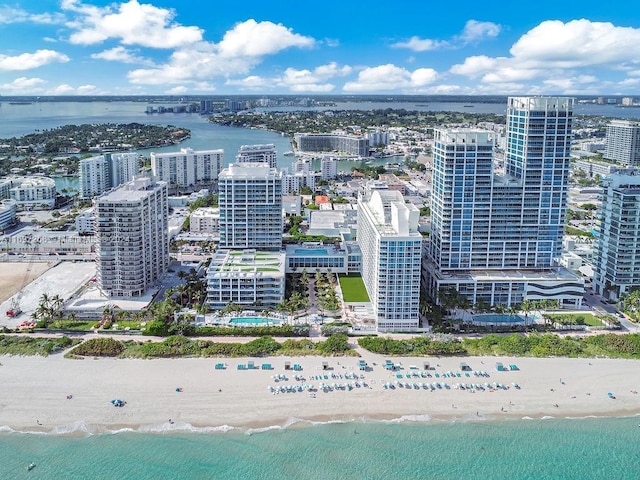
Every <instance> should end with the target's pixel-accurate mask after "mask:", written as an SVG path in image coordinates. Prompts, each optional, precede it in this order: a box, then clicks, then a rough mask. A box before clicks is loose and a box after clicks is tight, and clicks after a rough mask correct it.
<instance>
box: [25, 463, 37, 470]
mask: <svg viewBox="0 0 640 480" xmlns="http://www.w3.org/2000/svg"><path fill="white" fill-rule="evenodd" d="M34 468H36V464H35V463H33V462H31V463H30V464H29V466H27V472H30V471H31V470H33V469H34Z"/></svg>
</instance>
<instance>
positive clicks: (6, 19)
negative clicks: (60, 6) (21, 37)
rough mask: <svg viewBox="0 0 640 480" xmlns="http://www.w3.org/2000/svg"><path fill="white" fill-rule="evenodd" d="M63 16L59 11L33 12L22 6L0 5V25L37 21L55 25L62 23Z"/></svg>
mask: <svg viewBox="0 0 640 480" xmlns="http://www.w3.org/2000/svg"><path fill="white" fill-rule="evenodd" d="M64 20H65V17H64V15H63V14H61V13H41V14H34V13H29V12H28V11H26V10H24V9H22V8H14V7H10V6H9V5H0V25H2V24H10V23H39V24H45V25H55V24H62V23H64Z"/></svg>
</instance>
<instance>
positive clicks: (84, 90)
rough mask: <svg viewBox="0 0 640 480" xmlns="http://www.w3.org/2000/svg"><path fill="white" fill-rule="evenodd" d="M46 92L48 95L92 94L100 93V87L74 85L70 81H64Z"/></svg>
mask: <svg viewBox="0 0 640 480" xmlns="http://www.w3.org/2000/svg"><path fill="white" fill-rule="evenodd" d="M46 93H47V95H91V94H96V93H98V89H97V88H96V86H95V85H80V86H79V87H72V86H71V85H69V84H68V83H62V84H60V85H58V86H57V87H55V88H53V89H51V90H49V91H47V92H46Z"/></svg>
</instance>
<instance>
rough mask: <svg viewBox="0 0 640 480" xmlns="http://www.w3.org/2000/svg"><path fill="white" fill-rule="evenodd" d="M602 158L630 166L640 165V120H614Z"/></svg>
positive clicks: (610, 126) (608, 131) (608, 132)
mask: <svg viewBox="0 0 640 480" xmlns="http://www.w3.org/2000/svg"><path fill="white" fill-rule="evenodd" d="M602 158H605V159H607V160H613V161H614V162H616V163H619V164H622V165H625V166H628V167H632V166H637V165H640V122H634V121H630V120H613V121H612V122H611V123H610V124H609V126H608V127H607V144H606V146H605V149H604V153H603V154H602Z"/></svg>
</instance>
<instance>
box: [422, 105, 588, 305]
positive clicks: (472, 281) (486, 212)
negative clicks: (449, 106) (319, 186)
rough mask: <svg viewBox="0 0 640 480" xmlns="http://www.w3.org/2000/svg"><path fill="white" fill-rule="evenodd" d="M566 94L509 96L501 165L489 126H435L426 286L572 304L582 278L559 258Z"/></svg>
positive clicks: (479, 297)
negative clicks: (499, 169) (501, 167)
mask: <svg viewBox="0 0 640 480" xmlns="http://www.w3.org/2000/svg"><path fill="white" fill-rule="evenodd" d="M572 115H573V99H571V98H563V97H513V98H509V100H508V110H507V139H506V152H505V173H504V174H503V175H497V174H496V173H495V172H494V164H493V145H494V142H495V139H494V137H493V135H494V134H493V133H490V132H486V131H480V130H449V129H436V130H435V132H434V140H435V142H434V159H433V191H432V199H431V222H432V224H431V235H430V236H429V244H428V248H427V255H426V258H425V262H424V278H425V288H426V289H427V292H428V293H429V295H430V296H431V297H432V298H433V299H435V300H436V301H437V302H438V303H440V300H441V296H442V295H443V294H444V292H446V291H447V290H448V289H451V288H452V289H454V290H457V292H458V293H459V294H460V295H461V296H462V297H464V298H466V299H467V300H468V301H469V302H471V303H472V304H475V303H477V302H479V301H482V302H485V303H488V304H490V305H498V304H500V305H506V306H511V305H517V304H520V303H522V302H523V301H524V300H559V301H560V302H561V303H565V304H570V305H573V306H579V305H580V304H581V301H582V296H583V293H584V286H583V281H582V279H581V278H579V277H577V276H576V275H574V274H573V273H571V272H569V271H568V270H565V269H563V268H561V267H559V266H558V264H557V259H558V258H559V257H560V253H561V249H562V238H563V234H564V225H565V212H566V205H567V193H568V181H569V167H570V149H571V135H572V134H571V126H572V118H573V117H572Z"/></svg>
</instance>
